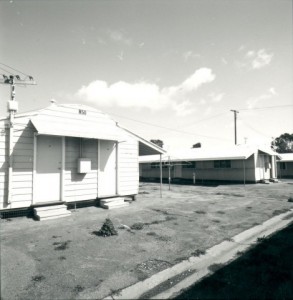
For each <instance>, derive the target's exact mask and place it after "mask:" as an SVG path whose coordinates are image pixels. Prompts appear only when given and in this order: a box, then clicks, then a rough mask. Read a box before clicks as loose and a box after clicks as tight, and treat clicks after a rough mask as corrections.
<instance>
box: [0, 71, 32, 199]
mask: <svg viewBox="0 0 293 300" xmlns="http://www.w3.org/2000/svg"><path fill="white" fill-rule="evenodd" d="M2 76H3V79H0V83H1V84H9V85H10V100H8V105H7V110H8V113H9V122H8V124H7V125H6V128H8V129H9V161H8V189H7V190H8V197H7V204H10V203H11V202H12V186H13V182H12V175H13V135H14V131H13V127H14V116H15V113H16V112H17V110H18V103H17V102H16V101H15V85H23V86H26V85H35V84H36V83H35V81H34V79H33V77H32V76H27V77H28V78H29V80H26V78H25V79H21V78H20V76H19V75H10V76H6V75H4V74H3V75H2Z"/></svg>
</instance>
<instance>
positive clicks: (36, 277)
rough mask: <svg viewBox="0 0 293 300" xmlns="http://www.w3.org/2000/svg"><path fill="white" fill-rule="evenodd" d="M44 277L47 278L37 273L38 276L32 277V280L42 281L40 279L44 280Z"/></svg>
mask: <svg viewBox="0 0 293 300" xmlns="http://www.w3.org/2000/svg"><path fill="white" fill-rule="evenodd" d="M44 279H45V276H43V275H37V276H33V277H32V281H34V282H40V281H43V280H44Z"/></svg>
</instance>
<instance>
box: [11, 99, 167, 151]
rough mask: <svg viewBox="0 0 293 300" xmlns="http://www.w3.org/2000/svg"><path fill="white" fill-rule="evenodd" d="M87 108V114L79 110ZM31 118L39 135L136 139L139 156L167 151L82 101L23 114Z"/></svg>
mask: <svg viewBox="0 0 293 300" xmlns="http://www.w3.org/2000/svg"><path fill="white" fill-rule="evenodd" d="M80 110H82V111H84V113H85V114H84V115H83V114H82V111H81V114H80V113H79V111H80ZM17 117H31V118H30V119H31V122H32V124H33V125H34V127H35V128H36V130H37V131H38V133H39V134H47V135H56V136H71V137H83V138H93V139H102V140H113V141H119V142H122V141H125V140H127V139H129V137H130V136H131V138H134V139H136V140H137V141H138V143H139V155H153V154H160V153H165V152H166V151H165V150H163V149H162V148H160V147H159V146H157V145H155V144H153V143H151V142H149V141H147V140H145V139H143V138H142V137H140V136H138V135H136V134H134V133H133V132H131V131H130V130H127V129H125V128H123V127H120V126H119V125H118V123H117V122H116V121H114V120H113V119H112V118H111V117H110V116H109V115H107V114H105V113H103V112H101V111H99V110H97V109H95V108H93V107H90V106H85V105H82V104H56V103H54V104H52V105H50V106H49V107H47V108H44V109H40V110H36V111H32V112H29V113H25V114H19V115H17V116H16V118H17Z"/></svg>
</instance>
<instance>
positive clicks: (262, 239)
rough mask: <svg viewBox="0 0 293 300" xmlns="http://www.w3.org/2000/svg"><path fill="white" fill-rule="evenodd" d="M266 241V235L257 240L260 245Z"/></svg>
mask: <svg viewBox="0 0 293 300" xmlns="http://www.w3.org/2000/svg"><path fill="white" fill-rule="evenodd" d="M265 240H266V236H265V235H264V236H262V237H259V238H257V240H256V241H257V242H258V243H261V242H263V241H265Z"/></svg>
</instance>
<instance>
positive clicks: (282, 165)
mask: <svg viewBox="0 0 293 300" xmlns="http://www.w3.org/2000/svg"><path fill="white" fill-rule="evenodd" d="M280 170H286V163H285V162H281V163H280Z"/></svg>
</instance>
